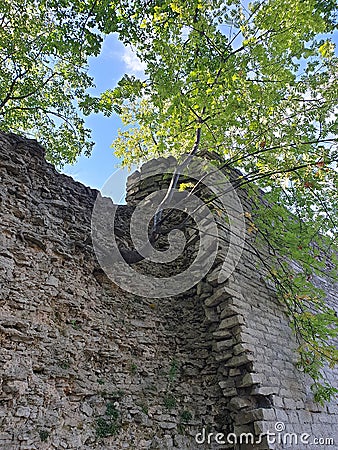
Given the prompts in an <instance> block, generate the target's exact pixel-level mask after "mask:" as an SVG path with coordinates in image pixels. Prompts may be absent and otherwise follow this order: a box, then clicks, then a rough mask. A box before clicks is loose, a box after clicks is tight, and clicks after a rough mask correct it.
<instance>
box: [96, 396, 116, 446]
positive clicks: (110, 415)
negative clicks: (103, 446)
mask: <svg viewBox="0 0 338 450" xmlns="http://www.w3.org/2000/svg"><path fill="white" fill-rule="evenodd" d="M120 427H121V420H120V413H119V411H118V410H117V409H116V406H115V403H114V402H108V403H107V405H106V413H105V416H101V417H99V418H98V419H97V420H96V435H97V436H98V437H102V438H104V437H107V436H113V435H115V434H117V433H118V431H119V429H120Z"/></svg>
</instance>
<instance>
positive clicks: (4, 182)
mask: <svg viewBox="0 0 338 450" xmlns="http://www.w3.org/2000/svg"><path fill="white" fill-rule="evenodd" d="M43 153H44V152H43V149H42V148H41V147H40V146H39V145H38V144H37V143H36V142H35V141H29V140H26V139H23V138H20V137H18V136H14V135H7V134H0V195H1V197H0V202H1V221H0V228H1V237H0V239H1V240H0V283H1V291H0V308H1V311H0V337H1V347H0V355H1V368H0V383H1V384H0V448H1V449H6V450H7V449H8V450H14V449H18V450H19V449H20V450H21V449H22V450H23V449H27V450H28V449H42V450H44V449H46V450H47V449H48V450H49V449H63V448H64V449H85V450H86V449H88V450H89V449H102V450H103V449H123V448H126V449H148V448H149V449H159V450H162V449H172V448H177V449H182V450H184V449H198V448H201V449H211V448H215V449H216V448H217V449H220V448H235V447H236V448H240V449H245V448H257V449H258V448H262V449H268V448H286V446H283V445H281V444H276V445H272V444H269V443H267V441H266V439H265V440H263V442H262V444H254V446H253V445H252V444H249V445H245V444H241V445H237V446H234V445H231V444H229V445H225V444H218V443H217V442H216V441H215V433H217V432H219V433H224V434H227V433H229V432H235V433H238V434H239V433H241V432H247V431H252V432H254V433H256V435H258V434H259V433H260V432H261V431H262V430H263V431H266V430H267V429H269V430H270V431H271V432H274V431H275V428H274V427H275V423H276V421H279V422H283V423H284V424H285V431H286V432H292V431H295V432H297V433H299V434H301V433H309V434H310V435H311V438H312V439H313V438H314V437H318V438H319V437H333V438H334V439H335V442H336V444H335V446H330V447H328V448H338V436H337V434H336V433H337V431H336V429H337V426H336V424H337V418H338V410H337V405H336V404H334V403H332V404H330V405H327V406H325V407H323V408H322V407H319V406H318V405H315V404H314V403H313V401H312V396H311V394H310V393H309V390H308V388H307V385H308V384H309V382H310V380H309V379H307V378H306V377H304V376H303V375H302V374H300V373H299V371H298V370H297V369H296V368H295V366H294V352H293V348H294V347H295V342H294V340H293V337H292V334H291V331H290V328H289V326H288V321H287V318H286V316H285V315H284V313H283V309H282V307H281V305H280V304H279V303H278V301H277V300H276V298H275V296H274V293H273V291H271V289H269V287H268V286H266V284H265V282H264V280H263V279H262V277H261V275H260V273H259V272H258V271H257V269H256V266H255V261H254V260H253V258H252V255H251V253H250V252H249V247H247V248H246V250H245V251H244V253H243V256H242V259H241V262H240V264H239V266H238V267H237V269H236V271H235V273H233V274H232V276H231V277H230V278H229V279H227V280H226V281H225V282H224V283H222V284H219V282H218V270H219V268H220V265H221V264H222V256H221V255H222V252H220V256H219V257H218V258H217V260H216V262H215V264H214V267H213V269H212V271H211V272H210V273H209V274H208V275H207V276H206V277H205V278H204V279H203V280H201V282H200V283H199V284H198V285H197V286H196V287H195V288H192V289H190V290H189V291H188V292H185V293H183V294H181V295H178V296H177V297H171V298H162V299H147V298H144V297H139V296H137V295H133V294H130V293H128V292H125V291H123V290H121V289H120V288H119V287H118V286H117V285H116V284H114V283H113V282H112V281H111V280H109V278H107V277H106V275H105V274H104V272H103V271H102V269H101V268H100V266H99V264H98V262H97V260H96V257H95V254H94V251H93V246H92V242H91V213H92V209H93V206H94V203H95V199H96V196H97V192H96V191H93V190H91V189H89V188H87V187H85V186H83V185H81V184H80V183H77V182H75V181H73V180H72V179H71V178H69V177H67V176H64V175H60V174H59V173H57V172H56V171H55V169H54V168H53V167H52V166H51V165H50V164H47V163H46V161H45V160H44V156H43ZM157 164H158V163H157ZM149 168H150V166H149V165H148V166H147V165H146V166H145V167H144V168H143V170H144V171H145V172H146V171H147V170H149ZM138 177H139V175H138V174H137V173H136V174H135V175H133V176H132V177H131V179H130V181H129V187H128V196H127V200H128V201H129V204H130V205H133V204H136V203H137V201H138V200H139V199H140V198H141V197H144V196H145V195H146V194H147V193H148V192H152V191H153V190H154V189H157V188H158V186H159V185H161V186H162V187H165V186H166V185H167V184H168V179H167V178H166V177H162V178H161V177H160V178H159V179H157V180H156V179H155V180H154V179H152V180H151V181H150V182H148V184H147V183H143V184H140V183H139V178H138ZM242 201H243V203H244V205H245V203H246V201H247V200H246V198H245V193H244V192H243V193H242ZM247 207H249V205H247ZM128 208H129V209H128ZM124 214H125V215H126V216H128V214H130V206H125V207H121V217H122V218H123V217H124ZM124 225H125V227H126V228H127V226H128V225H127V223H125V224H124ZM124 225H123V220H122V219H120V226H121V227H123V226H124ZM126 234H127V230H126ZM153 270H154V271H155V272H156V268H155V269H153ZM327 292H328V294H329V297H330V301H331V302H333V303H334V302H335V296H336V293H337V287H336V286H328V287H327ZM328 375H329V376H331V377H334V378H335V379H336V380H337V372H335V373H332V372H328ZM203 430H206V434H208V433H214V435H213V436H212V437H210V443H208V442H207V440H205V442H204V443H198V442H196V440H195V436H196V434H197V433H201V432H202V431H203ZM199 437H200V441H202V437H203V436H201V435H200V436H199ZM218 439H219V440H222V438H221V437H220V436H219V437H218ZM291 448H293V447H292V446H291ZM294 448H299V449H302V448H309V446H304V445H303V446H302V445H297V446H296V447H295V446H294ZM311 448H325V447H323V446H317V447H316V446H315V445H312V446H311Z"/></svg>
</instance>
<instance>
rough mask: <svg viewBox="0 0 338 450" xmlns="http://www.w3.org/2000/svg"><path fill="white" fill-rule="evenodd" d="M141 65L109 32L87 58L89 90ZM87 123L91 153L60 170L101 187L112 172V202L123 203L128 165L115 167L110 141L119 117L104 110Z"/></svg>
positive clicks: (100, 87) (139, 69) (99, 89)
mask: <svg viewBox="0 0 338 450" xmlns="http://www.w3.org/2000/svg"><path fill="white" fill-rule="evenodd" d="M143 70H144V66H143V65H142V63H141V62H140V61H139V60H138V59H137V57H136V56H135V55H134V54H133V52H132V51H131V49H130V48H126V47H125V46H124V45H123V44H122V43H121V42H120V41H118V39H117V35H116V34H113V35H109V36H107V37H106V39H105V40H104V43H103V47H102V51H101V53H100V55H99V56H98V57H96V58H90V60H89V74H90V75H91V76H93V77H94V80H95V84H96V89H95V90H91V91H90V93H91V94H100V93H101V92H102V91H104V90H106V89H109V88H110V89H112V88H114V87H115V86H116V84H117V82H118V81H119V80H120V78H121V77H122V76H123V75H124V74H125V73H128V74H130V75H132V74H134V75H138V76H140V75H142V74H143ZM85 122H86V126H87V127H88V128H90V129H91V130H92V137H93V141H94V142H95V146H94V150H93V152H92V154H91V156H90V157H89V158H88V157H86V156H83V155H82V156H80V157H79V158H78V160H77V162H76V163H75V164H73V165H70V164H67V165H66V166H65V167H64V168H63V169H62V172H63V173H65V174H66V175H70V176H71V177H73V178H74V179H75V180H77V181H80V182H81V183H83V184H85V185H87V186H90V187H92V188H96V189H99V190H100V189H101V188H102V187H103V185H104V184H105V181H107V179H108V178H109V177H110V176H111V175H112V174H114V184H115V183H116V186H114V192H113V194H112V197H113V200H114V202H115V203H123V202H124V195H125V183H126V178H127V176H128V175H130V172H128V170H127V169H118V168H117V166H118V163H119V160H118V159H117V158H116V157H115V156H114V153H113V149H112V148H111V143H112V142H113V140H114V138H115V137H116V136H117V131H118V128H119V127H121V126H122V124H121V121H120V119H119V117H118V116H117V115H116V114H113V115H112V116H111V117H104V116H103V114H92V115H91V116H89V117H86V118H85Z"/></svg>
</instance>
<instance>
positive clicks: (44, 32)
mask: <svg viewBox="0 0 338 450" xmlns="http://www.w3.org/2000/svg"><path fill="white" fill-rule="evenodd" d="M108 3H109V2H108V1H105V0H103V1H96V2H95V8H96V7H97V8H99V7H100V8H101V9H102V8H103V9H104V8H105V7H106V6H107V5H108ZM95 8H94V7H93V4H92V2H91V1H89V0H76V1H69V0H62V1H58V0H17V1H15V2H13V1H12V0H2V1H1V7H0V128H1V129H2V130H3V131H13V132H19V133H20V132H21V133H22V132H24V133H26V134H27V133H28V134H30V135H32V136H34V137H36V138H37V139H38V140H39V141H40V142H41V143H42V144H43V145H45V146H46V148H47V151H48V157H49V159H50V160H51V161H52V162H54V163H56V164H58V165H62V164H63V163H65V162H73V161H75V159H76V156H78V155H79V154H80V153H81V152H82V151H84V152H85V153H87V154H89V153H90V151H91V149H92V146H93V142H92V141H91V139H90V130H88V129H86V127H85V125H84V120H83V116H82V115H81V111H84V112H85V113H87V114H88V113H89V112H91V110H92V108H93V106H92V103H93V102H92V101H91V97H90V96H89V95H88V94H87V93H86V91H87V89H88V88H90V87H93V86H94V83H93V80H92V78H91V77H90V76H89V75H88V73H87V60H88V57H89V56H91V55H93V56H95V55H98V53H99V51H100V48H101V42H102V34H99V33H98V30H97V27H98V26H99V25H100V20H101V19H100V14H99V12H98V11H95ZM94 14H95V16H94Z"/></svg>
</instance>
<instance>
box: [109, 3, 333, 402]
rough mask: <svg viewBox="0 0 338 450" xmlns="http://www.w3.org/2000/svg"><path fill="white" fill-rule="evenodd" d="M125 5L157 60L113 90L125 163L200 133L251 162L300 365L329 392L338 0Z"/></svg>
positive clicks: (238, 162)
mask: <svg viewBox="0 0 338 450" xmlns="http://www.w3.org/2000/svg"><path fill="white" fill-rule="evenodd" d="M114 13H115V14H116V17H115V18H116V25H115V26H116V27H117V29H118V31H119V33H120V38H121V39H122V40H123V41H124V42H125V43H126V44H130V45H132V46H133V48H134V50H135V52H136V53H137V55H138V57H139V58H140V59H141V60H142V61H144V62H145V63H146V65H147V69H146V70H145V77H144V78H143V79H136V78H135V77H130V76H127V75H126V76H125V77H124V78H123V79H122V80H121V81H120V83H119V85H118V86H117V87H116V88H115V89H112V90H108V91H107V92H105V94H104V95H105V96H106V98H107V97H108V98H109V97H110V98H111V102H112V103H114V104H117V105H118V106H119V108H120V114H121V117H122V120H123V121H124V124H125V127H124V128H123V129H122V130H120V134H119V137H118V138H117V139H116V140H115V142H114V143H113V147H114V148H115V153H116V155H117V156H119V157H121V158H122V159H123V164H125V165H130V164H131V163H134V162H137V161H142V160H145V159H148V158H152V157H154V156H160V155H169V154H174V155H181V154H185V153H189V152H190V151H191V150H192V148H194V146H195V144H196V138H197V137H198V143H199V146H198V149H197V154H198V153H200V154H203V153H204V152H205V151H207V152H211V151H213V152H216V153H217V154H219V155H220V156H221V157H222V158H223V160H224V161H225V164H224V166H225V167H229V168H231V167H232V168H234V167H236V168H239V169H240V170H241V171H242V173H244V174H245V177H239V179H238V180H237V186H241V185H243V184H245V185H246V187H247V189H248V190H249V191H250V189H251V195H252V198H253V199H254V202H253V203H256V207H255V208H254V210H253V214H252V217H251V219H250V221H249V222H250V223H249V232H255V239H256V240H257V242H260V243H261V244H262V245H265V246H268V247H270V250H271V254H272V256H271V260H270V261H268V262H267V261H262V264H264V266H265V268H266V270H267V272H268V274H269V276H270V278H271V279H272V280H273V281H274V283H275V285H276V287H277V289H278V292H279V296H280V298H281V299H282V300H283V301H284V303H285V304H286V306H287V309H288V312H289V314H290V317H291V320H292V326H293V328H294V330H295V333H296V336H297V338H298V339H299V353H300V367H301V368H302V369H303V370H304V371H306V372H307V373H309V374H310V375H311V376H312V378H313V379H314V387H313V389H314V391H315V395H316V398H317V399H318V400H325V399H328V398H330V396H331V395H332V394H333V393H334V392H337V391H336V389H335V388H333V387H332V386H330V385H327V384H326V383H325V382H324V383H323V384H321V382H320V380H321V378H322V368H323V367H324V365H325V364H326V363H327V361H329V363H330V364H331V365H332V366H333V365H335V364H336V363H337V362H338V352H337V349H336V347H335V346H334V345H333V344H332V341H331V339H332V338H333V337H335V336H337V332H338V321H337V318H336V314H335V312H334V310H333V309H331V308H330V306H329V305H327V304H326V302H325V301H324V292H323V291H321V290H320V289H318V287H316V286H315V284H316V285H317V284H318V283H315V284H314V283H313V280H314V279H315V278H316V276H318V275H323V273H324V274H325V275H328V272H329V271H330V269H331V273H330V275H331V276H332V277H333V278H336V276H337V271H336V268H337V246H336V237H337V231H338V230H337V224H338V214H337V213H338V194H337V192H338V191H337V185H338V172H337V160H338V151H337V131H338V121H337V99H338V81H337V71H338V58H337V56H336V54H335V45H334V43H333V41H332V33H333V32H334V31H335V30H336V29H337V22H336V17H335V13H336V10H335V2H334V1H330V0H329V1H320V0H267V1H263V0H262V1H256V2H253V3H247V2H241V1H239V0H227V1H218V0H209V1H202V0H188V1H186V0H184V1H182V0H154V1H151V2H147V3H144V2H142V1H138V0H134V1H128V2H116V6H115V10H114ZM105 31H106V32H109V31H110V29H109V27H106V28H105ZM251 182H254V183H255V184H254V185H253V184H250V183H251ZM254 186H255V187H260V188H262V189H263V190H264V192H265V195H264V197H265V201H264V203H263V204H262V202H261V201H259V200H258V198H257V196H258V194H257V189H256V188H255V187H254ZM255 199H256V201H255ZM290 261H292V262H293V263H292V264H291V263H290Z"/></svg>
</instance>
